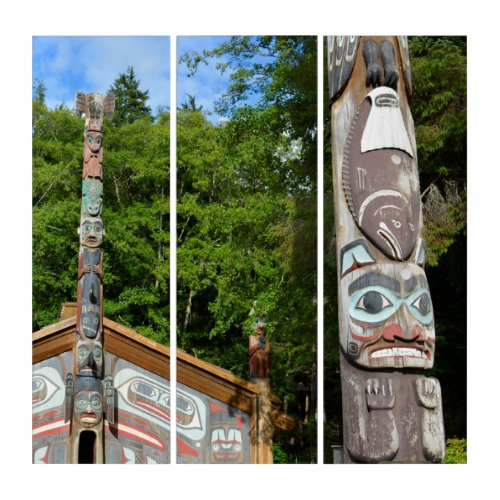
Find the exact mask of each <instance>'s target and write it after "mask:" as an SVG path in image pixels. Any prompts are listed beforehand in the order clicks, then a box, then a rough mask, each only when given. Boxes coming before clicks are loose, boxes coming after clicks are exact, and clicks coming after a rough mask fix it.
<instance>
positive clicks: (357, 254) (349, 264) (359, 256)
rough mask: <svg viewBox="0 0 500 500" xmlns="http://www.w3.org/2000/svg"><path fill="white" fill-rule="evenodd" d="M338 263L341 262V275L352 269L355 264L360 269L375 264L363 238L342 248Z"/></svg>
mask: <svg viewBox="0 0 500 500" xmlns="http://www.w3.org/2000/svg"><path fill="white" fill-rule="evenodd" d="M340 261H341V262H342V275H344V274H345V273H346V272H347V271H349V269H352V268H353V267H354V265H355V264H357V265H358V266H359V267H362V266H366V265H368V264H373V263H375V259H374V257H373V255H372V254H371V252H370V250H369V248H368V245H367V244H366V241H365V240H364V239H363V238H361V239H359V240H356V241H353V242H351V243H349V244H348V245H346V246H345V247H343V248H342V251H341V257H340Z"/></svg>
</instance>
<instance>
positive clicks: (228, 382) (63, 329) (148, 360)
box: [32, 308, 293, 430]
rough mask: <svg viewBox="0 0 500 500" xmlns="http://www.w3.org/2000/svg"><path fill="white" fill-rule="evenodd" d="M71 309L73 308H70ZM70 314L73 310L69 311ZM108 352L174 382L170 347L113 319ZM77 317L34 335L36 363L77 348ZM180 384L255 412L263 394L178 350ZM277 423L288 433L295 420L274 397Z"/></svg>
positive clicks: (108, 323)
mask: <svg viewBox="0 0 500 500" xmlns="http://www.w3.org/2000/svg"><path fill="white" fill-rule="evenodd" d="M70 310H71V308H70ZM68 312H69V311H68ZM103 333H104V336H103V340H104V341H103V345H104V350H105V351H106V352H109V353H111V354H115V355H116V356H119V357H121V358H123V359H126V360H127V361H129V362H131V363H133V364H136V365H138V366H140V367H142V368H144V369H146V370H148V371H151V372H153V373H155V374H157V375H159V376H160V377H163V378H165V379H167V380H170V348H169V347H167V346H164V345H162V344H159V343H158V342H155V341H153V340H151V339H149V338H147V337H144V336H143V335H140V334H139V333H137V332H136V331H134V330H132V329H131V328H128V327H126V326H124V325H121V324H119V323H116V322H115V321H112V320H110V319H107V318H104V320H103ZM75 335H76V316H71V317H69V318H66V319H63V320H61V321H59V322H57V323H54V324H52V325H49V326H46V327H45V328H42V329H41V330H38V331H37V332H34V333H33V338H32V342H33V344H32V345H33V352H32V356H33V364H34V363H38V362H40V361H42V360H44V359H47V358H50V357H52V356H57V355H58V354H61V353H63V352H65V351H69V350H71V349H73V347H74V345H75ZM176 358H177V382H179V383H181V384H184V385H186V386H188V387H191V388H192V389H195V390H197V391H199V392H201V393H203V394H206V395H208V396H210V397H213V398H215V399H218V400H219V401H222V402H224V403H226V404H229V405H231V406H234V407H236V408H238V409H240V410H242V411H245V412H246V413H249V414H251V413H252V412H253V408H254V403H255V400H256V398H257V397H258V395H259V388H258V386H257V385H256V384H254V383H252V382H250V381H248V380H244V379H242V378H240V377H237V376H235V375H233V374H232V373H231V372H229V371H227V370H224V369H223V368H220V367H218V366H215V365H213V364H211V363H207V362H206V361H203V360H201V359H198V358H196V357H194V356H191V355H190V354H188V353H186V352H185V351H182V350H181V349H177V352H176ZM271 403H272V407H273V421H274V424H275V425H276V426H277V427H279V428H281V429H285V430H290V429H291V428H292V427H293V419H292V418H291V417H289V416H287V415H285V414H284V413H282V412H281V411H279V399H278V398H277V397H276V396H274V395H273V396H271Z"/></svg>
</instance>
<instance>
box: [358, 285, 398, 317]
mask: <svg viewBox="0 0 500 500" xmlns="http://www.w3.org/2000/svg"><path fill="white" fill-rule="evenodd" d="M391 305H392V303H391V302H390V301H389V300H388V299H387V297H385V296H384V295H382V294H381V293H380V292H377V291H374V290H371V291H369V292H366V293H365V294H364V295H363V296H362V297H361V298H360V299H359V301H358V303H357V304H356V308H357V309H363V310H364V311H366V312H367V313H369V314H377V313H379V312H380V311H382V310H383V309H385V308H386V307H389V306H391Z"/></svg>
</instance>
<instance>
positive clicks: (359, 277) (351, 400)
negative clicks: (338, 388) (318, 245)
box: [328, 36, 445, 463]
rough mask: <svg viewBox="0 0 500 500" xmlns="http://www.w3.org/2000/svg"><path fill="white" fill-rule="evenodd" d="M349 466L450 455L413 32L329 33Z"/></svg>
mask: <svg viewBox="0 0 500 500" xmlns="http://www.w3.org/2000/svg"><path fill="white" fill-rule="evenodd" d="M328 73H329V91H330V99H331V116H332V141H333V144H332V145H333V148H332V150H333V180H334V198H335V200H334V201H335V225H336V239H337V263H338V266H337V267H338V283H339V288H338V290H339V293H338V296H339V299H338V300H339V336H340V347H341V356H340V357H341V378H342V406H343V432H344V461H345V462H346V463H352V462H361V463H380V462H412V463H416V462H442V461H443V458H444V453H445V444H444V426H443V415H442V406H441V389H440V385H439V382H438V381H437V380H436V379H435V378H432V377H428V376H426V375H425V370H428V369H430V368H432V366H433V363H434V347H435V332H434V315H433V309H432V302H431V297H430V293H429V287H428V284H427V280H426V276H425V272H424V263H425V244H424V242H423V240H422V210H421V203H420V187H419V179H418V166H417V148H416V144H415V133H414V126H413V119H412V116H411V112H410V109H409V104H408V101H409V98H410V96H411V73H410V66H409V57H408V46H407V39H406V37H395V36H391V37H385V36H377V37H364V36H361V37H360V36H337V37H328Z"/></svg>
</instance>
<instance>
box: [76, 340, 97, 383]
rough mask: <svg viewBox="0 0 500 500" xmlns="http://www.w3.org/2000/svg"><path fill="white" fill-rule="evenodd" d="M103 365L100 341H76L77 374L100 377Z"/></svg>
mask: <svg viewBox="0 0 500 500" xmlns="http://www.w3.org/2000/svg"><path fill="white" fill-rule="evenodd" d="M102 366H103V355H102V345H101V343H100V342H95V341H90V340H79V341H78V342H77V343H76V370H77V374H78V375H86V376H95V377H101V375H102Z"/></svg>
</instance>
